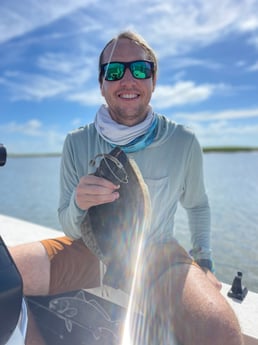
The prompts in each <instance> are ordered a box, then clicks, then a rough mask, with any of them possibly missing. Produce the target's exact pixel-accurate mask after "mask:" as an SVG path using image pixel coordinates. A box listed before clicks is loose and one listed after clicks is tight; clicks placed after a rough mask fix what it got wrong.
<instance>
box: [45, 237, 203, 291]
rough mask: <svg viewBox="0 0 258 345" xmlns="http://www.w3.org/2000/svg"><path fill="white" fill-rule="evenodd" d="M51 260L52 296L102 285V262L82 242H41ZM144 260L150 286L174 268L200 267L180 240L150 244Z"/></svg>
mask: <svg viewBox="0 0 258 345" xmlns="http://www.w3.org/2000/svg"><path fill="white" fill-rule="evenodd" d="M41 243H42V244H43V246H44V247H45V249H46V251H47V253H48V256H49V258H50V288H49V293H50V294H57V293H62V292H66V291H72V290H77V289H82V288H84V289H89V288H93V287H96V286H99V285H100V267H99V259H98V258H97V257H96V256H95V255H94V254H92V252H91V251H90V250H89V249H88V248H87V247H86V246H85V244H84V242H83V241H82V239H79V240H72V239H71V238H69V237H66V236H64V237H58V238H53V239H47V240H42V241H41ZM142 257H143V262H142V264H143V267H144V268H143V279H144V280H145V283H147V285H152V284H153V283H155V281H156V280H158V279H159V277H160V276H161V275H162V274H163V273H165V272H166V271H167V270H168V269H169V268H171V267H172V266H177V265H180V264H189V265H191V264H194V265H196V266H198V265H197V264H196V263H195V262H194V261H193V259H192V258H191V257H190V256H189V254H188V253H187V252H186V251H185V250H184V248H182V247H181V246H180V245H179V244H178V242H177V241H171V242H169V243H165V244H155V245H149V246H147V247H146V248H145V250H144V253H143V255H142Z"/></svg>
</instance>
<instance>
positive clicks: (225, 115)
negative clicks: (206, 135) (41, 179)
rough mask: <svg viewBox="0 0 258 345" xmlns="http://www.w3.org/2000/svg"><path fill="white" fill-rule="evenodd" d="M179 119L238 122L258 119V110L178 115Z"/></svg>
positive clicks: (232, 110)
mask: <svg viewBox="0 0 258 345" xmlns="http://www.w3.org/2000/svg"><path fill="white" fill-rule="evenodd" d="M175 116H176V117H177V118H184V119H189V120H191V121H215V120H216V121H218V120H236V119H247V118H258V108H253V109H252V108H247V109H229V110H222V111H218V112H216V111H210V112H209V111H206V112H199V113H189V114H188V113H177V114H175Z"/></svg>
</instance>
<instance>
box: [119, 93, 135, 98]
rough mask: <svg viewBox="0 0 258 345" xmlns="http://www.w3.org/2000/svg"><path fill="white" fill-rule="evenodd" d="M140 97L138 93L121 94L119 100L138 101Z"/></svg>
mask: <svg viewBox="0 0 258 345" xmlns="http://www.w3.org/2000/svg"><path fill="white" fill-rule="evenodd" d="M139 96H140V95H139V94H138V93H120V94H119V95H118V97H119V98H122V99H136V98H138V97H139Z"/></svg>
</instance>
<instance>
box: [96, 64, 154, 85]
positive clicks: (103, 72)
mask: <svg viewBox="0 0 258 345" xmlns="http://www.w3.org/2000/svg"><path fill="white" fill-rule="evenodd" d="M137 62H145V63H146V62H147V63H148V64H149V66H150V72H151V73H150V76H148V77H145V78H137V77H136V76H134V74H133V70H132V64H134V63H137ZM113 63H117V64H121V65H122V66H123V67H124V71H123V74H122V76H121V78H117V79H113V80H110V79H106V75H107V70H105V67H106V66H109V65H112V64H113ZM127 68H128V69H129V70H130V72H131V74H132V76H133V77H134V78H135V79H138V80H145V79H149V78H151V77H152V76H153V74H154V62H153V61H149V60H134V61H129V62H123V61H110V62H108V63H104V64H102V65H101V66H100V74H101V75H102V76H103V78H104V79H105V80H106V81H118V80H121V79H123V77H124V75H125V71H126V69H127Z"/></svg>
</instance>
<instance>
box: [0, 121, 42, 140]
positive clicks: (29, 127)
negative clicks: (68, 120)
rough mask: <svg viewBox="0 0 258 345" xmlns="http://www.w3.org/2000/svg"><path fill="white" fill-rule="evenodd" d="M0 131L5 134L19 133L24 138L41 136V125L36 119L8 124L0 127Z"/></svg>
mask: <svg viewBox="0 0 258 345" xmlns="http://www.w3.org/2000/svg"><path fill="white" fill-rule="evenodd" d="M0 130H1V131H2V132H6V133H19V134H23V135H26V136H33V137H34V136H42V134H43V130H42V123H41V122H40V121H39V120H37V119H31V120H29V121H28V122H25V123H17V122H14V121H13V122H9V123H7V124H2V125H0Z"/></svg>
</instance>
